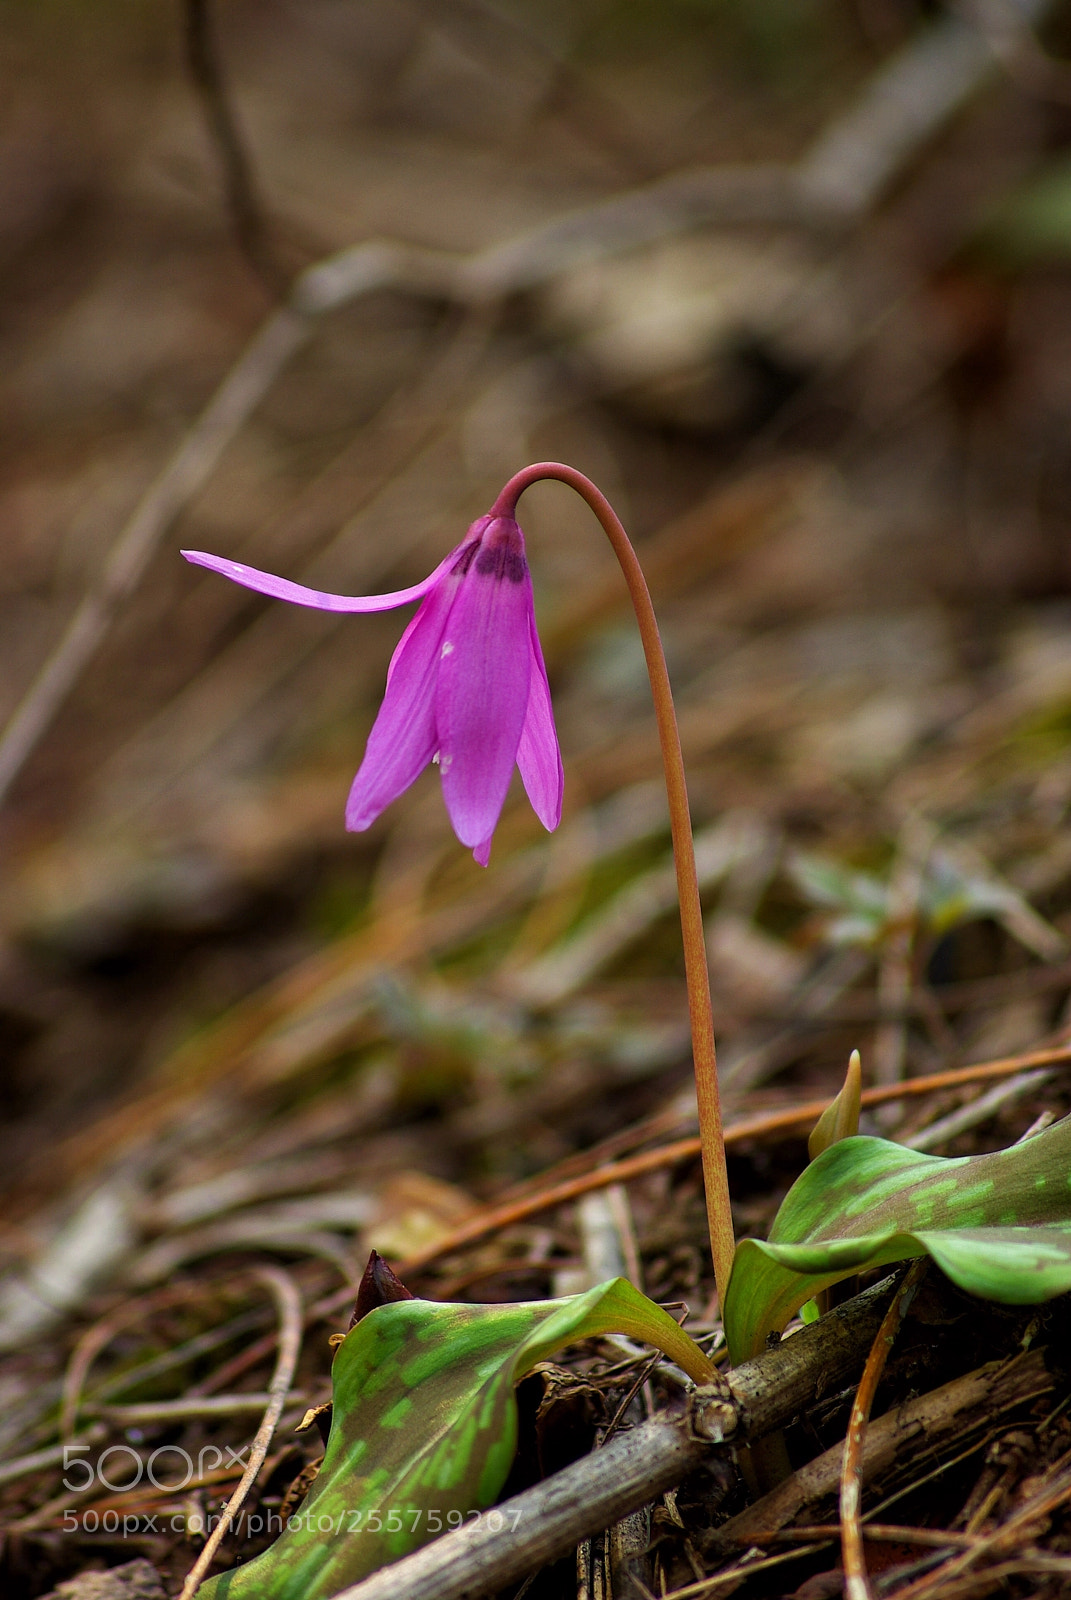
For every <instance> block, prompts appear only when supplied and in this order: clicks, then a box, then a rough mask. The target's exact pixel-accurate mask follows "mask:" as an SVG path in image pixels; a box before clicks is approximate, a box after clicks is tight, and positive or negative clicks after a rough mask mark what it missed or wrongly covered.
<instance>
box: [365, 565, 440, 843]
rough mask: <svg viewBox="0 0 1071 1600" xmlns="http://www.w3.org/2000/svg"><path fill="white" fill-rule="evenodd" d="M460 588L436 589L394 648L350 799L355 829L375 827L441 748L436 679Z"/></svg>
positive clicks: (438, 587)
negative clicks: (451, 610)
mask: <svg viewBox="0 0 1071 1600" xmlns="http://www.w3.org/2000/svg"><path fill="white" fill-rule="evenodd" d="M457 593H458V585H457V583H456V582H455V581H452V580H450V579H447V580H446V581H445V582H442V583H440V584H439V585H438V586H437V587H436V588H435V589H433V590H432V592H431V593H430V594H429V595H428V597H427V599H426V600H425V601H424V604H423V605H422V606H421V608H420V610H419V611H418V612H417V614H416V616H415V617H414V618H413V620H412V622H411V623H410V624H409V626H408V628H407V629H406V630H405V633H404V634H403V635H402V639H401V643H400V644H399V645H398V648H397V650H395V652H394V657H393V659H392V661H391V676H390V679H389V681H388V683H387V692H386V694H385V695H384V696H383V704H382V705H381V706H380V708H379V715H378V716H377V718H376V720H375V722H374V724H373V726H372V731H371V733H370V734H369V735H368V744H367V746H366V748H365V752H364V760H363V761H362V762H361V767H360V771H359V772H358V773H357V776H356V777H355V778H354V780H353V787H352V788H351V790H350V797H349V800H348V801H347V802H346V827H347V828H348V829H349V830H350V832H351V833H360V832H361V831H362V830H363V829H365V828H368V827H370V826H371V824H372V823H373V822H374V821H375V820H376V818H377V817H378V816H379V813H380V812H381V811H383V810H384V809H385V808H386V807H387V806H389V805H390V803H391V801H392V800H396V799H397V797H398V796H399V795H400V794H401V793H402V792H403V791H404V790H406V789H408V787H409V785H410V784H411V783H413V782H414V781H415V780H416V779H417V778H418V777H419V776H420V774H421V773H422V772H423V770H424V768H425V767H426V766H427V765H428V762H429V761H430V760H431V758H432V756H433V755H434V754H435V752H436V750H437V749H438V748H439V736H438V732H437V730H436V725H435V680H436V677H437V674H438V669H439V655H440V652H441V649H442V640H443V632H444V630H445V628H446V625H447V622H448V621H449V618H450V609H451V607H452V605H453V603H454V600H455V598H456V596H457Z"/></svg>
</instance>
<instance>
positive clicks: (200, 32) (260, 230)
mask: <svg viewBox="0 0 1071 1600" xmlns="http://www.w3.org/2000/svg"><path fill="white" fill-rule="evenodd" d="M185 7H186V61H187V64H188V66H189V69H190V76H191V78H192V79H193V83H194V87H195V88H196V90H197V93H198V94H199V96H200V98H201V103H202V105H203V107H204V113H205V121H206V122H207V124H208V130H209V133H210V135H211V138H212V142H213V144H214V145H215V147H216V150H217V151H218V153H219V161H220V166H221V168H222V171H223V187H224V193H225V195H226V199H227V210H228V212H229V213H230V218H231V225H232V227H233V229H234V237H235V240H236V241H237V244H238V248H239V249H240V250H241V252H242V254H243V255H244V256H245V258H246V260H247V261H248V262H249V265H250V266H251V267H252V269H253V271H254V272H255V273H256V275H257V277H258V278H259V279H260V280H261V282H262V283H263V284H264V286H265V287H266V288H267V289H268V290H269V291H270V292H271V295H272V297H273V299H278V298H279V297H281V295H282V294H283V293H284V292H285V290H286V287H287V274H286V273H285V272H284V271H283V269H282V267H281V266H280V264H279V262H278V261H277V260H276V257H275V253H274V251H273V250H272V248H271V244H270V241H269V239H268V232H267V227H266V225H265V221H264V212H263V209H262V207H261V204H260V200H259V197H258V195H257V186H256V182H255V180H254V177H253V168H252V163H251V162H250V159H249V156H248V154H247V153H246V148H245V143H244V141H243V139H242V136H241V134H240V132H239V130H238V122H237V119H236V117H235V115H234V111H233V109H232V106H231V99H230V94H229V92H228V88H227V81H226V78H225V76H224V73H223V67H222V64H221V61H220V54H219V44H218V41H217V39H216V35H215V28H214V25H213V17H212V6H211V0H185Z"/></svg>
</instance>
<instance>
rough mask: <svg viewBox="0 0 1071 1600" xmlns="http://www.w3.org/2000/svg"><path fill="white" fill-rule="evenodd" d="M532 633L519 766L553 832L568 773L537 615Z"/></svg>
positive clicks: (538, 812) (535, 807) (540, 815)
mask: <svg viewBox="0 0 1071 1600" xmlns="http://www.w3.org/2000/svg"><path fill="white" fill-rule="evenodd" d="M529 633H530V636H531V641H532V681H531V685H530V687H529V690H528V710H527V712H526V714H525V718H524V727H523V728H522V730H521V742H520V744H519V745H518V747H517V765H518V767H519V768H520V772H521V780H522V782H523V783H524V789H525V793H526V794H527V796H528V798H529V800H530V801H531V802H532V810H533V811H534V812H535V814H536V816H537V817H538V818H539V820H540V822H541V823H542V824H543V826H544V828H547V829H548V830H549V831H550V832H553V831H554V829H555V828H556V827H557V826H558V824H559V822H560V821H561V820H562V791H563V789H564V787H565V773H564V771H563V769H562V753H561V750H560V748H559V746H558V731H557V729H556V728H555V726H554V710H553V707H552V706H551V703H550V684H549V683H548V682H547V669H546V667H545V666H544V664H543V651H542V649H541V648H540V644H539V634H538V633H537V631H536V625H535V616H534V614H533V615H532V616H531V618H530V619H529Z"/></svg>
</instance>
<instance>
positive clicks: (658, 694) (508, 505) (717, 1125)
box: [491, 461, 736, 1305]
mask: <svg viewBox="0 0 1071 1600" xmlns="http://www.w3.org/2000/svg"><path fill="white" fill-rule="evenodd" d="M546 478H551V479H556V480H557V481H558V482H559V483H565V484H568V486H569V488H570V489H574V490H575V491H576V493H577V494H578V495H580V497H581V498H582V499H583V500H586V501H587V503H588V505H589V506H590V507H591V509H592V511H593V512H594V513H595V515H596V517H597V518H598V519H599V522H600V523H601V525H602V528H603V532H604V533H605V534H606V537H607V538H608V539H609V541H610V544H611V545H612V547H613V551H614V554H615V555H616V557H617V559H618V562H619V563H620V566H621V570H622V572H623V573H624V577H625V583H626V585H627V586H628V592H629V596H630V598H631V600H632V605H633V609H634V611H635V613H636V622H637V624H638V626H639V630H640V638H641V639H642V641H643V653H644V656H645V657H646V660H647V673H648V676H649V678H650V680H651V694H652V697H653V699H654V709H655V719H656V721H657V723H658V738H659V743H660V744H661V747H662V765H663V768H664V770H665V779H666V793H667V795H668V798H669V825H670V834H671V837H672V839H673V860H674V865H675V867H676V871H677V896H678V899H679V901H680V912H681V934H682V936H683V941H684V974H685V980H686V982H687V985H688V1012H689V1017H690V1020H691V1029H692V1056H693V1060H694V1063H695V1088H696V1097H697V1099H698V1102H699V1137H700V1141H701V1145H702V1153H703V1181H704V1185H705V1188H706V1200H707V1222H708V1226H709V1228H710V1249H711V1255H712V1256H713V1259H714V1281H715V1283H716V1285H717V1290H718V1300H719V1303H720V1304H721V1305H724V1304H725V1292H726V1290H727V1289H728V1286H729V1274H730V1272H731V1271H732V1265H733V1253H734V1251H735V1248H736V1245H735V1240H734V1238H733V1219H732V1212H731V1210H730V1206H729V1178H728V1174H727V1172H726V1169H725V1143H724V1139H723V1136H722V1125H721V1102H720V1099H719V1096H718V1072H717V1062H716V1059H715V1051H714V1014H713V1008H712V1006H711V1003H710V976H709V973H708V970H707V951H706V940H705V938H704V934H703V910H702V906H701V904H700V900H699V880H698V878H697V876H696V870H695V849H694V847H693V844H692V820H691V814H690V812H689V809H688V789H687V784H686V782H685V776H684V757H683V755H682V753H681V741H680V733H679V732H678V729H677V714H676V712H675V710H674V708H673V691H672V689H671V688H670V683H669V671H668V669H667V667H666V657H665V652H664V651H663V649H662V639H661V636H660V635H659V632H658V622H657V620H656V618H655V613H654V606H653V605H652V603H651V595H650V591H649V590H648V588H647V580H646V579H645V578H644V575H643V569H642V568H641V566H640V563H639V560H638V559H637V556H636V552H635V550H634V549H633V548H632V544H631V541H630V540H629V537H628V534H627V533H626V532H625V530H624V528H623V527H622V526H621V523H620V521H619V520H618V517H617V514H616V512H615V511H614V509H613V507H612V506H611V504H610V502H609V501H608V500H607V498H606V496H605V495H604V494H602V492H601V491H600V490H599V489H597V488H596V487H595V485H594V484H593V483H592V482H591V480H590V479H589V478H585V476H584V474H583V473H582V472H578V471H577V470H576V468H575V467H566V466H563V465H561V463H559V462H557V461H539V462H536V463H535V464H534V465H533V466H530V467H525V468H524V470H523V471H521V472H518V473H517V474H516V475H515V476H514V477H512V478H511V479H510V481H509V483H507V484H506V487H505V488H504V489H503V490H502V493H501V494H500V495H499V497H498V499H497V500H496V501H495V503H494V505H493V506H492V507H491V515H492V516H499V517H509V516H513V515H514V514H515V512H516V506H517V501H518V500H519V499H520V497H521V495H522V494H523V492H524V490H525V489H527V488H528V487H529V486H530V485H531V484H533V483H539V482H541V481H543V480H544V479H546Z"/></svg>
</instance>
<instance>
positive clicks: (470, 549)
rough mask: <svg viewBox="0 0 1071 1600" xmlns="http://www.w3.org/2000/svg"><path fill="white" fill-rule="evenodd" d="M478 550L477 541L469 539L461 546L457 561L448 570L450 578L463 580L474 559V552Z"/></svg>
mask: <svg viewBox="0 0 1071 1600" xmlns="http://www.w3.org/2000/svg"><path fill="white" fill-rule="evenodd" d="M479 548H480V541H479V539H470V540H469V542H468V544H463V545H462V546H461V549H460V550H459V551H458V555H457V560H456V561H455V562H454V564H453V566H452V567H451V568H450V576H451V577H452V578H463V577H464V576H465V574H466V573H467V572H468V570H469V568H470V567H471V566H472V563H473V561H475V559H476V552H477V551H478V550H479Z"/></svg>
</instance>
